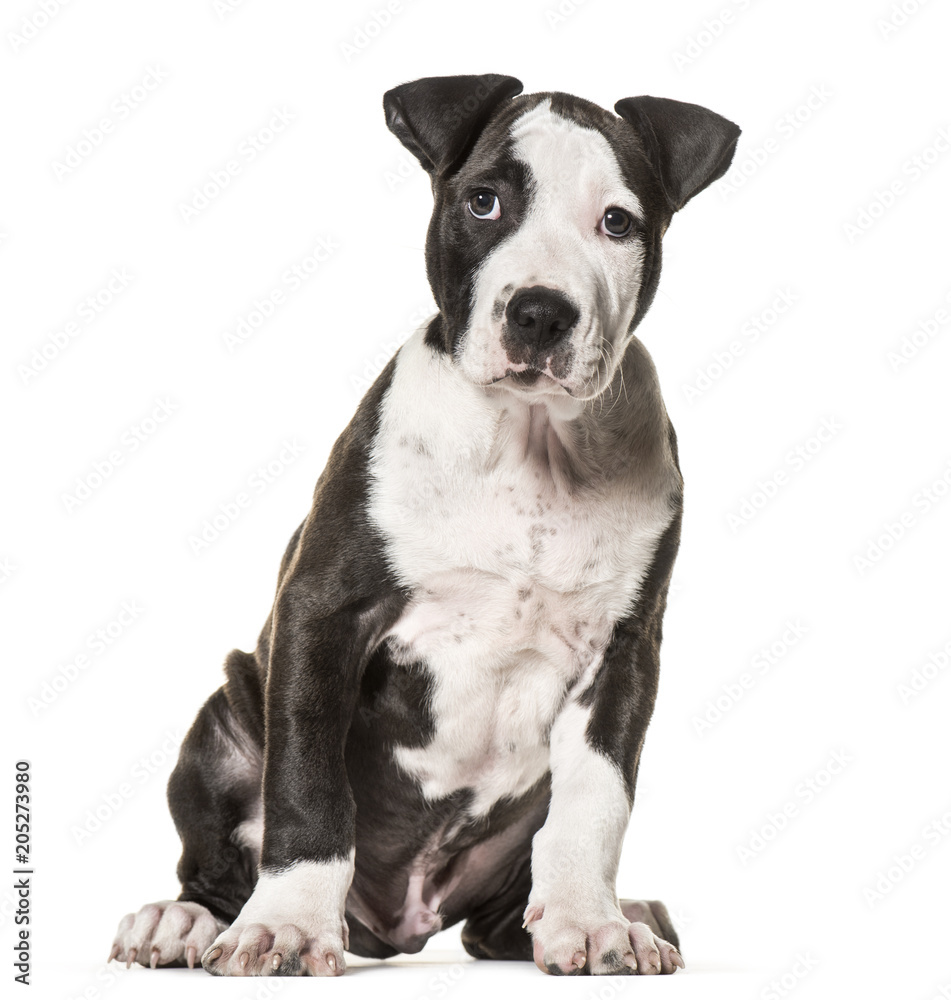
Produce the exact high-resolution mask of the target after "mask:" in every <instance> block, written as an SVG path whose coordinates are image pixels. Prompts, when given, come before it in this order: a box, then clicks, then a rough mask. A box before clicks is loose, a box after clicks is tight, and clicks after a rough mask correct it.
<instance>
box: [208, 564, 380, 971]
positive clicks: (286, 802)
mask: <svg viewBox="0 0 951 1000" xmlns="http://www.w3.org/2000/svg"><path fill="white" fill-rule="evenodd" d="M319 592H320V587H319V582H318V581H313V580H308V579H306V578H303V579H302V578H296V579H293V580H291V581H285V584H284V586H282V588H281V591H280V593H279V595H278V599H277V601H276V603H275V607H274V612H273V620H272V627H271V643H270V657H269V670H268V680H267V691H266V699H265V713H266V732H267V738H266V747H265V761H264V775H263V783H262V798H263V812H264V831H263V840H262V849H261V863H260V868H259V874H258V881H257V885H256V886H255V889H254V892H253V894H252V895H251V898H250V899H249V900H248V901H247V903H245V905H244V907H243V909H242V910H241V912H240V913H239V914H238V917H237V919H236V920H235V922H234V923H233V924H232V926H231V927H230V928H228V930H226V931H224V932H223V933H222V934H220V935H219V936H218V937H217V938H216V940H215V941H214V942H213V943H212V945H211V946H210V947H209V948H208V950H207V951H206V952H205V954H204V955H203V956H202V965H203V966H204V968H205V969H206V970H207V971H208V972H211V973H213V974H215V975H222V976H248V975H284V976H287V975H314V976H333V975H340V974H341V973H342V972H343V971H344V967H345V966H344V957H343V950H344V948H345V947H347V925H346V921H345V919H344V906H345V902H346V897H347V892H348V890H349V887H350V882H351V880H352V878H353V857H354V854H353V852H354V815H355V810H354V800H353V795H352V793H351V790H350V786H349V783H348V781H347V774H346V769H345V765H344V744H345V741H346V737H347V731H348V729H349V725H350V719H351V716H352V714H353V711H354V706H355V702H356V697H357V691H358V688H359V675H360V671H361V669H362V666H363V664H364V662H365V659H366V649H367V646H368V644H369V643H370V642H371V641H372V637H371V636H370V635H369V634H368V632H369V622H370V620H371V619H373V618H374V617H375V616H374V615H372V614H367V613H366V609H364V611H363V613H357V612H354V611H349V610H347V609H343V610H341V609H334V610H328V609H327V607H326V605H325V603H324V602H323V601H321V600H320V599H319V597H318V594H319Z"/></svg>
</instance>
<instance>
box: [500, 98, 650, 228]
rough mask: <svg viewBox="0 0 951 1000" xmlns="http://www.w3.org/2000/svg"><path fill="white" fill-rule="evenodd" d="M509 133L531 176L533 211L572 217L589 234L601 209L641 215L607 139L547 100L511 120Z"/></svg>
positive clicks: (555, 218)
mask: <svg viewBox="0 0 951 1000" xmlns="http://www.w3.org/2000/svg"><path fill="white" fill-rule="evenodd" d="M511 136H512V139H513V140H514V143H515V146H514V150H513V152H514V155H515V157H516V159H518V160H521V161H522V162H523V163H524V164H526V165H527V166H528V168H529V170H530V171H531V175H532V179H533V181H534V189H533V191H532V197H533V203H532V206H531V211H532V214H533V215H535V216H542V215H544V216H546V217H547V220H548V221H549V222H551V223H552V224H556V225H557V224H558V223H559V222H560V223H561V224H562V225H564V224H565V223H566V222H569V221H573V222H575V223H576V224H579V225H580V227H581V228H582V229H584V228H588V229H589V230H590V234H591V236H592V237H593V236H595V235H597V233H596V230H597V225H598V223H599V221H600V219H601V216H602V215H603V213H604V210H605V209H607V208H612V207H619V208H624V209H627V210H628V211H630V212H631V213H633V214H634V215H636V216H642V208H641V203H640V201H639V200H638V198H637V195H635V194H634V192H633V191H631V189H630V188H629V187H628V186H627V184H626V183H625V181H624V175H623V174H622V173H621V168H620V165H619V164H618V161H617V157H616V156H615V155H614V150H613V149H612V148H611V144H610V143H609V142H608V140H607V139H606V138H605V137H604V136H603V135H602V134H601V133H600V132H598V131H596V130H595V129H590V128H585V127H584V126H582V125H579V124H578V123H577V122H574V121H571V120H570V119H568V118H563V117H562V116H561V115H558V114H556V113H555V112H554V111H552V109H551V101H550V100H548V101H543V102H542V103H541V104H539V105H536V107H534V108H532V110H531V111H527V112H526V113H525V114H524V115H522V117H521V118H519V119H517V120H516V122H515V123H514V125H513V126H512V129H511Z"/></svg>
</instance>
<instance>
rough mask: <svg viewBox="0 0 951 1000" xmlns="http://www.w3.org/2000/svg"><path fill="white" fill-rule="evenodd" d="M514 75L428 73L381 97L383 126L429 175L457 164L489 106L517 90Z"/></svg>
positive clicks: (488, 114)
mask: <svg viewBox="0 0 951 1000" xmlns="http://www.w3.org/2000/svg"><path fill="white" fill-rule="evenodd" d="M521 90H522V84H521V81H519V80H516V79H515V77H514V76H500V75H498V74H497V73H486V74H484V75H483V76H428V77H424V78H423V79H422V80H414V81H413V82H412V83H404V84H403V85H402V86H400V87H394V88H393V89H392V90H388V91H387V92H386V93H385V94H384V95H383V110H384V111H385V112H386V124H387V126H388V128H389V130H390V131H391V132H392V133H393V134H394V135H395V136H396V138H397V139H399V141H400V142H401V143H403V145H404V146H405V147H406V148H407V149H408V150H409V151H410V152H411V153H412V154H413V156H415V157H416V158H417V159H418V160H419V162H420V163H421V164H422V165H423V169H424V170H426V171H428V172H429V174H430V175H431V176H432V177H434V178H435V176H436V175H437V174H441V173H445V172H446V171H448V170H451V169H452V167H454V166H456V165H458V164H459V163H460V162H461V161H462V159H463V158H464V157H465V155H466V154H467V153H468V152H469V150H470V149H471V148H472V146H473V145H474V143H475V140H476V139H477V138H478V136H479V133H480V132H481V131H482V129H483V127H484V126H485V124H486V123H487V122H488V120H489V118H490V117H491V116H492V113H493V112H494V111H495V109H496V108H497V107H498V106H499V105H500V104H502V103H503V102H504V101H507V100H508V99H509V98H511V97H514V96H515V95H516V94H519V93H521Z"/></svg>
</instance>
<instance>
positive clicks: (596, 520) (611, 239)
mask: <svg viewBox="0 0 951 1000" xmlns="http://www.w3.org/2000/svg"><path fill="white" fill-rule="evenodd" d="M521 90H522V85H521V83H520V82H519V81H518V80H515V79H513V78H512V77H509V76H498V75H491V74H490V75H485V76H481V77H474V76H454V77H438V78H429V79H423V80H417V81H415V82H413V83H408V84H405V85H403V86H400V87H397V88H395V89H394V90H391V91H389V92H388V93H387V94H386V95H385V97H384V109H385V112H386V121H387V125H388V126H389V128H390V129H391V131H392V132H393V133H394V134H395V135H396V136H397V138H398V139H399V140H400V141H401V142H402V143H403V145H404V146H405V147H406V148H407V149H408V150H410V152H412V153H413V155H414V156H416V157H417V158H418V160H419V162H420V163H421V165H422V166H423V168H424V169H425V170H426V171H427V172H428V174H429V176H430V178H431V180H432V186H433V195H434V199H435V206H434V210H433V215H432V221H431V223H430V226H429V233H428V237H427V241H426V268H427V273H428V276H429V281H430V284H431V286H432V290H433V294H434V296H435V300H436V303H437V304H438V307H439V311H438V313H436V315H435V316H433V317H432V319H430V320H429V321H428V322H427V323H426V324H425V325H424V326H423V327H422V328H421V329H420V330H418V331H417V332H416V333H415V335H413V336H412V337H411V338H410V339H409V340H408V341H407V342H406V343H405V344H404V345H403V346H402V347H401V348H400V350H399V351H398V352H397V354H396V356H395V357H394V358H393V359H392V361H391V362H390V363H389V364H388V365H387V367H386V369H385V370H384V371H383V372H382V374H381V375H380V377H379V378H378V379H377V381H376V383H375V384H374V385H373V387H372V388H371V389H370V390H369V392H368V393H367V395H366V397H365V398H364V399H363V401H362V402H361V403H360V406H359V408H358V409H357V412H356V414H355V416H354V417H353V419H352V421H351V422H350V424H349V426H348V427H347V428H346V430H345V431H344V432H343V433H342V434H341V436H340V438H339V439H338V440H337V442H336V444H335V445H334V448H333V450H332V452H331V454H330V458H329V461H328V463H327V467H326V469H325V470H324V472H323V474H322V475H321V477H320V479H319V480H318V482H317V486H316V489H315V491H314V499H313V506H312V507H311V509H310V512H309V514H308V515H307V517H306V519H305V520H304V522H303V524H301V526H300V527H299V528H298V529H297V531H296V532H295V533H294V535H293V537H292V538H291V541H290V544H289V545H288V547H287V550H286V552H285V554H284V558H283V561H282V563H281V567H280V573H279V577H278V585H277V594H276V597H275V600H274V604H273V607H272V609H271V613H270V616H269V617H268V619H267V622H266V623H265V626H264V629H263V631H262V632H261V636H260V639H259V640H258V645H257V648H256V649H255V650H254V652H253V653H246V652H242V651H240V650H235V651H234V652H232V653H231V654H230V655H229V656H228V658H227V661H226V664H225V675H226V680H225V683H224V686H223V687H221V688H219V690H217V691H216V692H215V693H214V694H213V695H212V696H211V697H210V698H209V700H208V701H207V702H206V703H205V705H204V706H203V707H202V709H201V710H200V712H199V714H198V718H197V719H196V721H195V723H194V726H193V727H192V729H191V731H190V732H189V734H188V737H187V739H186V740H185V742H184V744H183V746H182V749H181V756H180V759H179V761H178V764H177V766H176V768H175V771H174V773H173V774H172V777H171V780H170V782H169V790H168V792H169V805H170V807H171V812H172V816H173V817H174V820H175V824H176V826H177V828H178V832H179V834H180V835H181V839H182V844H183V853H182V858H181V861H180V862H179V865H178V876H179V878H180V880H181V883H182V891H181V894H180V896H179V898H178V900H177V901H165V902H161V903H155V904H151V905H149V906H146V907H144V908H143V909H141V910H140V911H139V912H138V913H137V914H130V915H129V916H127V917H126V918H125V919H124V920H123V921H122V923H121V924H120V927H119V932H118V936H117V937H116V940H115V942H114V945H113V949H112V954H111V956H110V957H111V958H118V959H120V960H124V961H126V963H127V964H131V963H132V962H139V963H141V964H143V965H151V966H152V967H153V968H155V967H156V966H162V965H176V964H186V965H188V966H193V965H194V964H195V963H196V961H197V960H198V959H199V958H200V960H201V964H202V965H203V966H204V968H205V969H206V970H208V971H209V972H211V973H214V974H216V975H301V974H309V975H339V974H340V973H342V972H343V971H344V950H345V949H347V950H349V951H351V952H353V953H354V954H357V955H363V956H372V957H376V958H385V957H387V956H391V955H396V954H397V953H399V952H416V951H418V950H419V949H421V948H422V947H423V945H424V944H425V942H426V940H427V939H428V938H429V937H430V936H431V935H433V934H434V933H436V932H437V931H439V930H440V929H442V928H445V927H449V926H450V925H452V924H454V923H456V922H458V921H464V922H465V923H464V926H463V929H462V940H463V944H464V946H465V948H466V950H467V951H468V952H469V953H470V954H471V955H474V956H476V957H478V958H494V959H526V960H530V959H534V961H535V963H536V964H537V965H538V966H539V968H541V969H542V970H543V971H547V972H550V973H553V974H563V975H567V974H577V973H586V974H592V975H601V974H615V973H641V974H649V973H660V972H663V973H671V972H673V971H674V970H675V969H676V968H678V967H682V966H683V960H682V958H681V957H680V954H679V952H678V950H677V947H678V942H677V936H676V933H675V932H674V929H673V927H672V926H671V924H670V920H669V918H668V916H667V912H666V910H665V909H664V907H663V905H662V904H660V903H656V902H650V903H646V902H637V901H632V900H626V899H620V900H619V899H618V896H617V891H616V888H615V879H616V875H617V869H618V860H619V855H620V850H621V842H622V839H623V837H624V832H625V829H626V828H627V824H628V820H629V817H630V812H631V805H632V802H633V799H634V784H635V779H636V776H637V768H638V761H639V758H640V752H641V747H642V745H643V742H644V735H645V732H646V729H647V725H648V721H649V719H650V716H651V712H652V708H653V704H654V698H655V695H656V692H657V678H658V668H659V648H660V642H661V620H662V617H663V613H664V609H665V605H666V595H667V587H668V582H669V580H670V575H671V568H672V565H673V562H674V557H675V555H676V552H677V547H678V542H679V537H680V521H681V506H682V480H681V476H680V470H679V467H678V462H677V445H676V438H675V436H674V431H673V428H672V426H671V424H670V420H669V419H668V417H667V413H666V410H665V408H664V403H663V400H662V398H661V393H660V388H659V385H658V380H657V375H656V372H655V370H654V366H653V364H652V362H651V359H650V357H649V355H648V353H647V351H646V350H645V348H644V346H643V345H642V344H641V342H640V341H639V340H638V339H637V338H636V337H635V336H634V331H635V329H636V327H637V326H638V324H639V323H640V321H641V319H642V318H643V316H644V314H645V313H646V311H647V309H648V307H649V305H650V303H651V300H652V299H653V297H654V293H655V291H656V289H657V283H658V279H659V277H660V268H661V238H662V236H663V235H664V233H665V231H666V230H667V227H668V225H669V224H670V220H671V217H672V216H673V214H674V212H676V211H678V210H679V209H681V208H682V207H683V206H684V205H685V204H686V203H687V202H688V201H689V200H690V199H691V198H692V197H693V196H694V195H695V194H697V193H698V192H699V191H701V190H703V189H704V188H705V187H706V186H707V185H708V184H710V183H711V182H712V181H713V180H715V179H716V178H718V177H719V176H721V175H722V174H723V173H724V172H725V170H726V169H727V167H728V166H729V164H730V160H731V158H732V156H733V151H734V148H735V146H736V142H737V138H738V136H739V129H738V128H737V127H736V126H735V125H734V124H732V123H731V122H729V121H727V120H726V119H724V118H721V117H720V116H719V115H716V114H714V113H713V112H711V111H707V110H706V109H704V108H701V107H698V106H696V105H693V104H683V103H680V102H678V101H672V100H665V99H662V98H656V97H632V98H626V99H624V100H621V101H619V102H618V103H617V104H616V105H615V111H616V112H617V114H616V115H615V114H611V113H610V112H608V111H605V110H603V109H602V108H600V107H597V106H596V105H594V104H591V103H590V102H588V101H585V100H582V99H580V98H577V97H571V96H568V95H566V94H561V93H542V94H531V95H526V96H518V95H520V92H521Z"/></svg>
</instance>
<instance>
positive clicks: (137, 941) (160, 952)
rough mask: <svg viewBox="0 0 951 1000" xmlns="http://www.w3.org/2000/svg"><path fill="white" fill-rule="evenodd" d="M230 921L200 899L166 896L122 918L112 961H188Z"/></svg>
mask: <svg viewBox="0 0 951 1000" xmlns="http://www.w3.org/2000/svg"><path fill="white" fill-rule="evenodd" d="M226 926H227V925H226V924H224V923H222V922H221V921H220V920H217V919H216V918H215V917H213V916H212V915H211V913H209V911H208V910H207V909H206V908H205V907H204V906H202V905H201V904H200V903H184V902H179V901H176V900H173V899H165V900H163V901H162V902H160V903H149V904H148V905H146V906H143V907H142V909H141V910H139V912H138V913H129V914H127V915H126V916H124V917H123V918H122V920H121V921H120V922H119V930H118V931H116V939H115V941H113V942H112V951H111V952H110V953H109V961H110V962H111V961H112V960H113V959H117V960H118V961H120V962H125V964H126V968H129V966H131V965H132V963H133V962H138V963H139V965H145V966H151V967H152V968H153V969H155V968H157V967H158V966H160V965H187V966H188V967H189V968H190V969H193V968H194V967H195V964H196V962H197V960H198V958H199V957H200V956H201V955H202V954H204V952H205V951H206V950H207V948H208V946H209V945H210V944H211V942H212V941H213V940H214V939H215V935H217V934H219V933H220V932H221V931H222V930H224V928H225V927H226Z"/></svg>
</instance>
